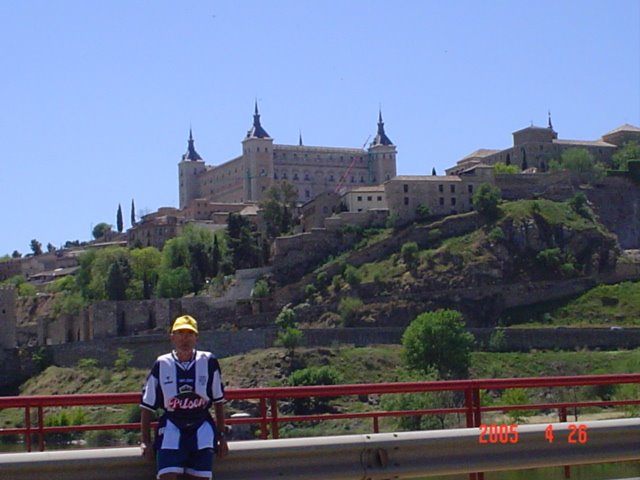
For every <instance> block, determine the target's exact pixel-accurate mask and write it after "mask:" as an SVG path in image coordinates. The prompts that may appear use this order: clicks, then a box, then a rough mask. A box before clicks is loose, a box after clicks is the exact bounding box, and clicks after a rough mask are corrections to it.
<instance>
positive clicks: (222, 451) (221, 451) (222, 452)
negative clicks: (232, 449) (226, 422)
mask: <svg viewBox="0 0 640 480" xmlns="http://www.w3.org/2000/svg"><path fill="white" fill-rule="evenodd" d="M216 439H217V440H216V441H217V442H218V448H217V449H216V456H218V457H224V456H226V455H228V454H229V445H227V439H226V438H224V437H219V436H216Z"/></svg>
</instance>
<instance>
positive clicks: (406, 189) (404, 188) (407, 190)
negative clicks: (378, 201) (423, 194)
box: [402, 183, 409, 193]
mask: <svg viewBox="0 0 640 480" xmlns="http://www.w3.org/2000/svg"><path fill="white" fill-rule="evenodd" d="M402 190H403V191H404V193H408V192H409V185H407V184H406V183H405V184H404V185H403V186H402Z"/></svg>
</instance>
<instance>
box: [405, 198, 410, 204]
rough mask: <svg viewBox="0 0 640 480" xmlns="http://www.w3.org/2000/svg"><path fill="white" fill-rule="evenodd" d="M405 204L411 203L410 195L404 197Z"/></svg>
mask: <svg viewBox="0 0 640 480" xmlns="http://www.w3.org/2000/svg"><path fill="white" fill-rule="evenodd" d="M404 204H405V205H409V197H404Z"/></svg>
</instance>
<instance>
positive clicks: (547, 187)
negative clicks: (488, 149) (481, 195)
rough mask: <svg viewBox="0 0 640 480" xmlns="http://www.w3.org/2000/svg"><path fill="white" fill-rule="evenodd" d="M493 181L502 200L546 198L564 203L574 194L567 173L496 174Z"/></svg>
mask: <svg viewBox="0 0 640 480" xmlns="http://www.w3.org/2000/svg"><path fill="white" fill-rule="evenodd" d="M495 181H496V186H497V187H498V188H500V191H501V192H502V198H503V199H504V200H520V199H525V198H546V199H549V200H555V201H564V200H567V199H569V198H571V197H572V196H573V195H574V193H575V190H574V188H573V186H572V184H571V175H570V174H569V173H568V172H553V173H550V172H547V173H531V174H526V173H520V174H496V176H495Z"/></svg>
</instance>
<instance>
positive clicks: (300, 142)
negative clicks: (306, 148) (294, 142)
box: [298, 130, 302, 146]
mask: <svg viewBox="0 0 640 480" xmlns="http://www.w3.org/2000/svg"><path fill="white" fill-rule="evenodd" d="M298 145H299V146H302V130H301V131H300V138H299V139H298Z"/></svg>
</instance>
